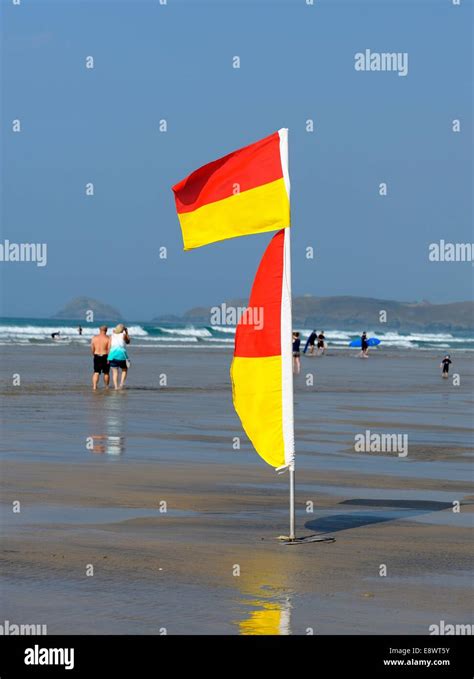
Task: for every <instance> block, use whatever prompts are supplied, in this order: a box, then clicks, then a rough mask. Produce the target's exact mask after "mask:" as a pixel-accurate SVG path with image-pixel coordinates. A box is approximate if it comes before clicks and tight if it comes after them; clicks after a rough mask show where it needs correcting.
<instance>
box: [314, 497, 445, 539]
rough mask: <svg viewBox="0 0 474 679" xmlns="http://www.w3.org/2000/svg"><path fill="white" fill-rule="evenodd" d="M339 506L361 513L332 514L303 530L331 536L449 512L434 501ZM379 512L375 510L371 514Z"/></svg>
mask: <svg viewBox="0 0 474 679" xmlns="http://www.w3.org/2000/svg"><path fill="white" fill-rule="evenodd" d="M340 505H346V506H347V505H349V506H351V507H361V508H367V509H361V511H353V512H351V513H347V514H332V515H330V516H321V517H320V518H318V519H313V520H311V521H307V522H306V523H305V528H308V529H309V530H312V531H316V532H318V533H334V532H337V531H341V530H349V529H351V528H360V527H362V526H370V525H372V524H376V523H383V522H386V521H397V520H398V519H410V518H412V517H416V516H422V515H424V514H430V513H431V512H441V511H443V510H445V509H448V508H449V509H452V508H453V505H452V504H451V503H449V502H435V501H427V500H368V499H367V500H364V499H361V500H344V501H343V502H340V503H339V506H340ZM372 510H378V511H372Z"/></svg>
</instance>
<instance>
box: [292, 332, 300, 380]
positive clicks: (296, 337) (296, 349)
mask: <svg viewBox="0 0 474 679" xmlns="http://www.w3.org/2000/svg"><path fill="white" fill-rule="evenodd" d="M300 346H301V339H300V333H299V332H294V333H293V372H294V373H297V374H299V372H300V369H301V359H300V356H301V354H300Z"/></svg>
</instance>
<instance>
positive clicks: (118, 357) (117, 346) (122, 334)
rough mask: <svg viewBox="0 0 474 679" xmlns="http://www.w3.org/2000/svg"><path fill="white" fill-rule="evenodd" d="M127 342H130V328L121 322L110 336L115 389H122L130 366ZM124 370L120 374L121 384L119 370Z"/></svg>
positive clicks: (110, 358)
mask: <svg viewBox="0 0 474 679" xmlns="http://www.w3.org/2000/svg"><path fill="white" fill-rule="evenodd" d="M127 344H130V337H129V336H128V330H127V328H126V327H125V326H124V325H123V323H119V324H118V325H117V326H116V327H115V328H114V331H113V333H112V336H111V338H110V349H109V356H108V359H109V365H110V367H111V368H112V380H113V382H114V387H115V389H122V388H123V385H124V384H125V380H126V379H127V371H128V366H129V363H130V362H129V359H128V354H127ZM119 368H120V370H121V371H122V374H121V376H120V384H119V381H118V371H119Z"/></svg>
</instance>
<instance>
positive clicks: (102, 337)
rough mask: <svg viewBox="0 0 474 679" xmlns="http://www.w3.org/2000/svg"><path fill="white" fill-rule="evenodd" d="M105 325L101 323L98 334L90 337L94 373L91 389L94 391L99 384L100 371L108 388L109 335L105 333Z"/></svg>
mask: <svg viewBox="0 0 474 679" xmlns="http://www.w3.org/2000/svg"><path fill="white" fill-rule="evenodd" d="M107 330H108V328H107V326H106V325H101V326H100V328H99V334H98V335H94V337H93V338H92V339H91V351H92V355H93V357H94V374H93V375H92V389H93V390H94V391H95V390H96V389H97V387H98V385H99V380H100V373H104V384H105V388H106V389H108V388H109V364H108V362H107V354H108V353H109V350H110V337H109V336H108V335H107Z"/></svg>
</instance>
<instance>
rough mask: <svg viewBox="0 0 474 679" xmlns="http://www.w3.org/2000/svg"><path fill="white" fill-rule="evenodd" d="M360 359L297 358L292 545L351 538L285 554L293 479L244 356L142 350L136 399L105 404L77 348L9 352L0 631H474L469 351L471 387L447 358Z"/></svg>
mask: <svg viewBox="0 0 474 679" xmlns="http://www.w3.org/2000/svg"><path fill="white" fill-rule="evenodd" d="M356 355H357V352H355V353H351V352H349V351H342V350H341V351H333V352H331V351H330V352H329V355H327V356H324V357H311V358H309V357H303V359H302V373H301V375H299V376H298V377H297V379H296V381H295V418H296V443H297V472H296V480H297V495H296V507H297V529H298V530H297V532H298V534H299V535H308V534H312V533H321V534H324V535H328V536H333V537H334V538H335V539H336V540H335V542H331V543H329V542H328V543H314V544H305V545H293V546H284V545H282V544H280V542H279V541H278V540H277V537H278V536H279V535H284V534H285V533H286V532H287V530H288V487H287V485H288V478H287V476H286V475H281V476H279V475H277V474H276V473H275V472H274V471H273V469H272V468H270V467H269V466H267V465H266V464H265V463H263V461H262V460H261V459H260V458H259V457H258V456H257V455H256V454H255V453H254V452H253V450H252V448H251V446H250V443H249V442H248V440H247V439H246V437H245V435H244V434H243V432H242V430H241V427H240V423H239V421H238V419H237V417H236V415H235V413H234V411H233V408H232V401H231V390H230V384H229V366H230V361H231V352H230V351H228V350H222V349H219V350H212V349H208V348H206V349H205V350H204V349H201V350H199V349H196V350H190V349H164V348H161V349H156V348H149V349H148V348H146V349H145V348H142V349H140V350H138V349H136V350H135V352H133V345H132V352H131V358H132V369H131V371H130V377H129V382H128V388H127V389H126V390H124V391H123V392H114V391H109V392H105V391H102V390H101V391H99V392H96V393H93V392H92V391H91V389H90V382H89V379H90V369H91V360H90V357H89V356H88V355H87V353H86V352H85V350H84V349H83V348H82V347H79V346H60V345H58V346H57V347H56V346H38V347H34V348H32V347H5V348H4V351H3V362H2V389H1V392H2V397H3V403H4V408H3V411H4V420H3V437H2V451H3V452H2V462H1V468H0V470H1V477H2V495H1V500H2V502H1V524H2V531H3V540H2V542H3V552H2V573H3V576H4V578H3V581H4V582H3V587H2V594H1V597H2V602H1V603H2V610H3V614H2V615H3V618H4V619H5V620H9V621H10V622H15V623H37V624H47V626H48V633H50V634H55V633H65V634H72V633H78V634H101V633H104V634H105V633H109V634H135V633H137V634H141V633H146V634H160V633H164V631H165V630H166V632H167V633H168V634H183V633H192V634H210V633H212V634H238V633H242V634H258V633H281V634H289V633H290V634H307V633H309V632H311V631H312V632H313V633H314V634H327V633H335V634H428V633H429V626H430V625H432V624H439V622H440V620H444V621H445V622H446V623H448V622H451V623H471V622H472V609H473V606H472V604H473V602H472V598H471V591H472V524H473V506H474V505H473V500H474V495H473V485H472V451H473V449H472V388H473V373H474V369H473V366H472V360H471V359H470V355H469V353H468V352H466V353H463V352H459V353H457V354H455V355H454V356H453V361H454V363H453V366H452V372H453V373H457V374H459V375H460V385H459V386H454V385H453V383H452V380H451V379H449V380H442V379H441V377H440V374H439V372H440V371H439V368H438V365H439V360H440V356H439V354H438V353H434V352H430V351H416V350H413V351H408V352H400V351H386V352H383V351H374V352H373V353H372V355H371V357H370V359H369V360H360V359H357V358H356ZM13 374H19V375H20V380H21V383H20V385H19V386H13V385H12V379H13V377H12V376H13ZM308 375H312V376H313V381H314V384H313V385H312V386H310V382H311V379H310V378H308ZM366 430H370V431H371V432H384V433H389V434H400V435H407V437H408V454H407V456H406V457H401V456H399V455H398V454H397V453H396V452H367V453H362V452H357V451H356V450H355V449H354V437H355V435H356V434H359V433H364V432H365V431H366ZM235 437H240V440H241V446H240V449H235ZM16 502H20V509H21V511H19V512H16V511H13V507H14V506H15V505H14V503H16ZM458 502H459V503H460V506H459V508H460V511H453V510H455V509H456V508H457V505H456V503H458ZM453 503H454V504H453ZM91 566H92V567H93V575H87V573H88V572H89V573H90V572H91V568H90V567H91ZM383 566H385V567H386V575H381V573H382V572H384V568H383Z"/></svg>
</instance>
